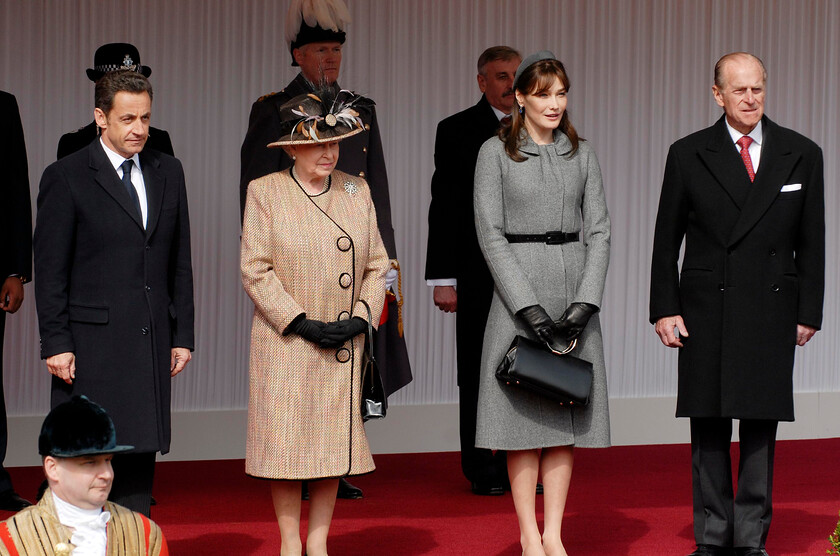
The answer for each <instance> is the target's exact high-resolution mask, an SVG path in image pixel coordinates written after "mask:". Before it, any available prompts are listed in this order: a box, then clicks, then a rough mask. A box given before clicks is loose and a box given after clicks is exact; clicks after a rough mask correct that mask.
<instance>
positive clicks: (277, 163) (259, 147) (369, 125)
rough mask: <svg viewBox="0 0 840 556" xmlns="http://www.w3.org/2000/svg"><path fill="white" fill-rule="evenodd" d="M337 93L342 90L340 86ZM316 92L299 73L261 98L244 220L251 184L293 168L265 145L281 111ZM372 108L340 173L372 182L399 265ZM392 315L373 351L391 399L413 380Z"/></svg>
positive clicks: (250, 148)
mask: <svg viewBox="0 0 840 556" xmlns="http://www.w3.org/2000/svg"><path fill="white" fill-rule="evenodd" d="M333 87H335V88H336V89H338V88H339V85H338V83H335V84H334V85H333ZM311 91H312V86H311V85H310V84H309V82H308V81H307V80H306V79H305V78H304V77H303V74H300V73H299V74H298V75H297V77H295V78H294V80H292V82H291V83H289V85H288V86H287V87H286V88H285V89H283V90H282V91H280V92H279V93H272V94H270V95H265V96H263V97H260V98H259V99H258V100H257V101H256V102H255V103H254V105H253V106H252V107H251V116H250V118H249V120H248V132H247V133H246V135H245V140H244V141H243V142H242V151H241V163H242V164H241V166H240V181H239V200H240V210H241V213H240V216H241V215H244V213H245V198H246V194H247V192H248V184H249V183H251V182H252V181H253V180H255V179H257V178H261V177H262V176H265V175H268V174H271V173H272V172H279V171H281V170H285V169H286V168H289V167H290V166H291V165H292V161H291V159H290V158H289V157H288V156H287V155H286V152H285V151H284V150H283V149H274V148H272V149H269V148H268V147H266V145H268V144H269V143H272V142H274V141H277V140H278V139H279V138H280V107H281V106H283V105H284V104H285V103H286V102H288V101H289V100H291V99H293V98H294V97H296V96H298V95H302V94H305V93H309V92H311ZM368 100H370V99H368ZM370 104H371V108H370V112H369V113H367V112H362V113H361V117H362V121H363V122H364V123H365V128H366V129H367V131H366V132H362V133H357V134H356V135H353V136H352V137H348V138H347V139H343V140H342V141H341V143H339V145H340V152H339V157H338V164H337V165H336V168H337V169H339V170H341V171H342V172H345V173H347V174H351V175H354V176H360V177H363V178H364V179H365V180H366V181H367V182H368V186H369V187H370V196H371V199H372V200H373V206H374V208H375V209H376V220H377V225H378V228H379V234H380V235H381V236H382V243H384V244H385V250H386V251H387V252H388V257H389V258H391V259H396V258H397V245H396V242H395V241H394V226H393V224H392V223H391V197H390V194H389V192H388V174H387V172H386V171H385V154H384V152H383V151H382V139H381V138H380V137H379V124H378V123H377V120H376V109H375V107H374V105H373V101H372V100H371V101H370ZM394 289H396V286H394ZM388 312H389V318H388V321H387V322H385V323H384V324H383V325H382V326H380V327H379V330H378V331H377V332H376V338H377V339H376V341H375V343H374V345H375V351H376V359H377V361H378V363H379V368H380V370H381V372H382V380H383V382H384V383H385V391H386V393H388V394H391V393H392V392H396V391H397V390H399V389H400V388H402V387H403V386H405V385H406V384H408V383H409V382H411V378H412V377H411V367H410V364H409V361H408V350H407V349H406V345H405V339H404V338H403V337H402V336H400V334H399V331H398V327H397V312H398V308H397V303H396V301H390V302H389V303H388Z"/></svg>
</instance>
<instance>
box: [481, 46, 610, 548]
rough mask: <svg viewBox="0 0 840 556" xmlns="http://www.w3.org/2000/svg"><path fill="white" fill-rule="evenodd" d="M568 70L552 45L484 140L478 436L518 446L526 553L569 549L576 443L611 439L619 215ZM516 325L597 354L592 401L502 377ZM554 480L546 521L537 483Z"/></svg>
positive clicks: (520, 77)
mask: <svg viewBox="0 0 840 556" xmlns="http://www.w3.org/2000/svg"><path fill="white" fill-rule="evenodd" d="M568 89H569V80H568V77H567V76H566V72H565V69H564V68H563V65H562V64H561V63H560V62H559V61H557V60H556V59H555V58H554V56H553V55H552V54H551V53H550V52H547V51H543V52H540V53H537V54H535V55H531V56H529V57H528V58H526V59H525V60H524V61H523V62H522V64H521V65H520V66H519V69H518V70H517V72H516V77H515V79H514V91H515V95H516V104H515V111H514V114H513V117H512V120H511V123H510V124H508V125H506V126H503V127H502V129H501V131H500V136H499V137H494V138H491V139H489V140H488V141H487V142H486V143H485V144H484V145H483V146H482V148H481V151H480V153H479V156H478V164H477V166H476V173H475V190H474V195H475V198H474V201H475V217H476V229H477V232H478V240H479V244H480V246H481V249H482V251H483V253H484V256H485V258H486V259H487V263H488V267H489V268H490V272H491V274H492V275H493V280H494V282H495V291H494V294H493V301H492V304H491V307H490V315H489V319H488V322H487V328H486V332H485V336H484V349H483V354H482V363H481V379H480V384H479V401H478V428H477V434H476V445H477V446H478V447H481V448H491V449H500V450H507V458H508V475H509V478H510V483H511V490H512V493H513V499H514V506H515V508H516V513H517V517H518V519H519V526H520V532H521V535H520V542H521V544H522V550H523V554H525V555H526V556H531V555H534V556H545V555H549V556H554V555H561V556H565V555H566V554H567V553H566V550H565V547H564V546H563V542H562V540H561V534H560V533H561V524H562V518H563V512H564V509H565V504H566V494H567V492H568V489H569V482H570V480H571V473H572V463H573V448H574V447H575V446H579V447H604V446H608V445H609V442H610V436H609V415H608V408H607V384H606V372H605V368H604V353H603V345H602V341H601V328H600V324H599V322H598V317H597V315H596V313H597V312H598V310H599V307H600V305H601V297H602V295H603V292H604V283H605V280H606V275H607V266H608V262H609V248H610V221H609V216H608V214H607V206H606V202H605V198H604V190H603V187H602V184H601V171H600V168H599V166H598V161H597V159H596V157H595V153H594V152H593V150H592V148H591V147H590V146H589V144H588V143H586V142H585V141H583V140H581V139H579V138H578V136H577V132H576V131H575V129H574V127H573V126H572V124H571V121H570V120H569V116H568V114H567V113H566V112H565V108H566V93H567V92H568ZM517 334H520V335H524V336H530V337H532V338H533V337H537V338H539V339H541V340H542V341H544V342H546V343H548V344H550V345H552V347H555V348H556V349H558V350H562V349H563V348H564V347H565V346H566V345H568V343H569V342H570V341H571V340H572V339H575V338H577V340H578V347H577V349H576V350H575V351H574V355H575V356H577V357H580V358H581V359H585V360H587V361H590V362H591V363H593V366H594V377H593V385H592V392H591V396H590V399H591V401H590V404H589V405H588V406H586V407H575V408H571V407H569V406H562V405H560V404H559V403H558V402H556V401H553V400H551V399H549V398H545V397H542V396H540V395H538V394H535V393H531V392H529V391H527V390H522V389H518V388H516V387H515V386H509V385H505V384H502V383H500V382H499V381H498V380H497V379H496V378H495V375H494V371H495V370H496V367H497V366H498V365H499V363H500V362H501V361H502V358H503V357H504V355H505V352H506V351H507V350H508V347H509V346H510V345H511V342H512V341H513V339H514V338H515V337H516V335H517ZM538 477H541V479H542V482H543V487H544V492H545V495H544V506H545V511H544V531H543V533H542V534H541V533H540V531H539V528H538V525H537V521H536V510H535V504H536V499H535V487H536V483H537V480H538Z"/></svg>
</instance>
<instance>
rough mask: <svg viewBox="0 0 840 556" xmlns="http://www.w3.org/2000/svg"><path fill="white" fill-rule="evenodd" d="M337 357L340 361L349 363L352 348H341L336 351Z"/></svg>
mask: <svg viewBox="0 0 840 556" xmlns="http://www.w3.org/2000/svg"><path fill="white" fill-rule="evenodd" d="M335 358H336V360H337V361H338V362H339V363H347V362H348V361H350V350H349V349H347V348H340V349H339V350H338V351H336V352H335Z"/></svg>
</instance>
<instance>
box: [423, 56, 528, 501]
mask: <svg viewBox="0 0 840 556" xmlns="http://www.w3.org/2000/svg"><path fill="white" fill-rule="evenodd" d="M521 61H522V56H520V55H519V53H518V52H517V51H516V50H514V49H512V48H510V47H508V46H493V47H490V48H488V49H487V50H485V51H484V52H482V53H481V56H479V58H478V75H477V81H478V88H479V90H480V91H481V92H482V95H481V99H479V101H478V103H476V104H475V105H474V106H471V107H469V108H467V109H466V110H462V111H461V112H458V113H457V114H453V115H452V116H449V117H448V118H446V119H444V120H443V121H441V122H440V123H439V124H438V128H437V135H435V173H434V175H433V176H432V202H431V204H430V205H429V242H428V246H427V249H426V283H427V284H428V285H429V286H432V287H434V293H433V296H434V302H435V305H437V307H438V308H439V309H440V310H441V311H444V312H447V313H451V312H455V313H456V321H455V335H456V346H457V348H458V349H457V357H458V361H457V363H458V406H459V421H460V436H461V470H462V471H463V472H464V476H465V477H466V478H467V480H468V481H470V485H471V488H472V491H473V493H475V494H480V495H501V494H504V492H505V486H506V484H507V462H506V457H505V453H504V452H497V453H495V454H494V453H493V452H492V451H491V450H486V449H484V448H476V447H475V426H476V414H477V411H478V378H479V374H480V370H481V350H482V344H483V342H484V327H485V326H486V324H487V315H488V313H489V311H490V302H491V301H492V299H493V277H492V276H490V270H489V269H488V268H487V263H486V262H485V260H484V255H483V254H482V252H481V249H480V248H479V246H478V239H477V237H476V232H475V212H474V210H473V177H474V175H475V164H476V160H477V159H478V150H479V149H480V148H481V145H483V144H484V142H485V141H487V140H488V139H489V138H490V137H492V136H493V135H495V134H496V132H497V131H498V129H499V122H500V121H501V119H502V118H503V117H505V116H509V115H510V111H511V110H512V108H513V98H514V97H513V76H514V74H515V73H516V68H517V67H518V66H519V63H520V62H521Z"/></svg>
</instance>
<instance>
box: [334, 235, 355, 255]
mask: <svg viewBox="0 0 840 556" xmlns="http://www.w3.org/2000/svg"><path fill="white" fill-rule="evenodd" d="M335 245H336V247H338V250H339V251H349V250H350V248H351V247H353V241H352V240H351V239H350V238H349V237H347V236H341V237H340V238H338V239H337V240H335Z"/></svg>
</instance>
